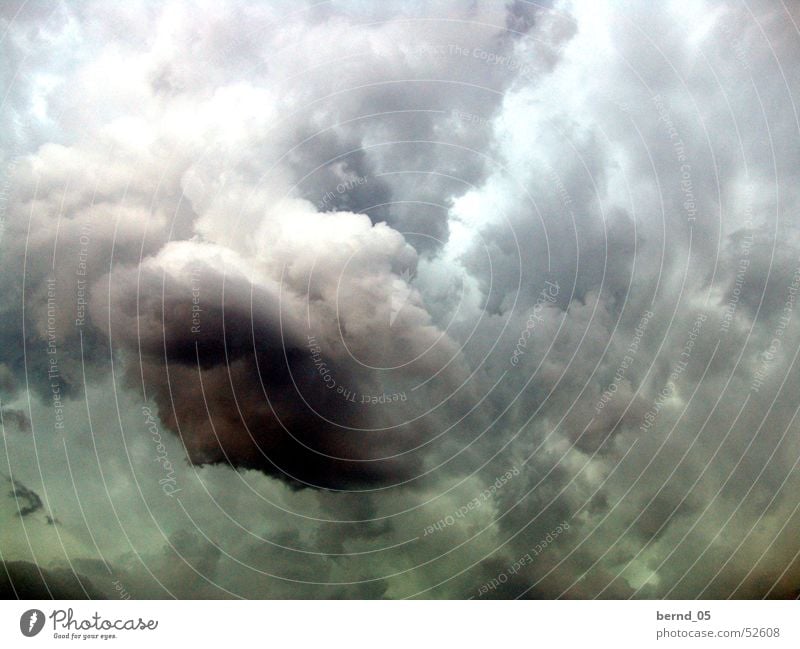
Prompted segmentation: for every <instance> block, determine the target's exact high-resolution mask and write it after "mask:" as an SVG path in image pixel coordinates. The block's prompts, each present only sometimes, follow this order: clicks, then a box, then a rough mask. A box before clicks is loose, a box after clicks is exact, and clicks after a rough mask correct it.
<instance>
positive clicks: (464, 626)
mask: <svg viewBox="0 0 800 649" xmlns="http://www.w3.org/2000/svg"><path fill="white" fill-rule="evenodd" d="M798 612H800V604H798V602H797V601H780V602H763V601H663V602H661V601H652V602H650V601H647V602H617V601H569V602H563V601H558V602H556V601H491V602H464V601H445V602H431V601H350V602H348V601H239V602H235V601H152V600H147V601H135V600H133V601H130V600H129V601H119V602H115V601H92V602H53V601H49V600H48V601H5V602H2V603H0V647H25V646H30V647H33V646H45V645H47V646H50V645H53V644H55V645H56V646H61V647H68V646H74V645H75V644H79V645H80V646H96V645H97V644H101V645H104V646H113V647H142V646H148V645H152V644H153V643H154V645H155V646H158V647H170V646H175V647H184V646H186V645H187V643H189V644H190V646H192V647H193V648H194V647H219V646H224V647H229V646H230V643H232V642H233V643H236V642H242V643H247V644H248V645H252V644H253V643H254V642H255V643H257V646H264V647H270V646H275V645H278V646H292V647H313V646H324V647H325V648H326V649H333V648H338V647H342V648H345V647H346V648H347V649H357V648H360V647H369V648H370V649H376V648H381V649H382V648H383V647H387V646H388V647H405V646H422V647H431V646H434V643H439V642H441V643H444V646H446V647H452V646H457V645H458V644H463V645H464V646H469V647H475V646H498V645H500V646H509V647H540V646H558V645H559V644H560V643H569V646H574V645H575V643H580V642H587V643H588V642H591V643H597V642H598V641H600V642H602V643H603V645H602V646H614V647H661V646H664V647H667V646H682V645H686V646H697V647H701V646H714V647H735V646H742V647H753V646H764V647H800V633H798V627H799V626H800V624H798ZM172 643H174V645H173V644H172Z"/></svg>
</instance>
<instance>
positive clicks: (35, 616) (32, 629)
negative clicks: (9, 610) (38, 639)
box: [19, 608, 44, 638]
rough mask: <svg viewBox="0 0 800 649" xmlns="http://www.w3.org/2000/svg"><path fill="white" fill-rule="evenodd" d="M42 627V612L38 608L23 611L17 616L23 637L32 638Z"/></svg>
mask: <svg viewBox="0 0 800 649" xmlns="http://www.w3.org/2000/svg"><path fill="white" fill-rule="evenodd" d="M43 627H44V613H42V612H41V611H40V610H39V609H38V608H32V609H31V610H29V611H25V612H24V613H23V614H22V617H20V618H19V630H20V631H22V635H24V636H25V637H28V638H32V637H33V636H35V635H36V634H37V633H39V631H41V630H42V628H43Z"/></svg>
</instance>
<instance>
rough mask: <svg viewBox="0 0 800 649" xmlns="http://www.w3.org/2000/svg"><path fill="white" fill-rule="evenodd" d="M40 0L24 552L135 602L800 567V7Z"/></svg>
mask: <svg viewBox="0 0 800 649" xmlns="http://www.w3.org/2000/svg"><path fill="white" fill-rule="evenodd" d="M17 8H18V9H20V11H19V12H17V11H16V10H15V9H13V7H11V8H10V7H6V8H5V9H6V11H5V12H4V14H3V16H4V18H3V20H5V21H6V22H5V24H6V26H7V27H8V28H9V31H8V34H9V37H8V38H7V39H6V41H5V42H4V46H3V47H4V51H5V53H6V56H4V65H3V70H2V73H3V75H4V78H6V79H8V80H10V82H9V86H10V92H9V95H8V110H4V111H3V112H2V120H3V124H4V126H5V128H4V129H3V132H4V133H5V135H4V136H3V137H4V138H5V141H4V143H3V147H2V149H3V157H2V163H3V165H4V167H3V169H4V173H5V176H6V177H7V178H8V180H9V182H8V183H7V184H8V191H6V190H4V193H3V202H2V210H3V212H2V215H3V221H2V222H3V234H2V239H1V240H0V245H1V246H2V255H3V257H2V258H3V265H4V267H6V268H8V269H11V271H10V272H6V273H3V274H2V276H0V292H2V295H3V296H4V300H3V301H2V306H0V311H2V318H0V343H2V344H1V345H0V397H2V399H3V402H2V414H3V417H4V423H5V426H6V434H5V437H4V440H5V441H6V447H5V450H4V452H5V455H6V456H7V457H6V459H7V460H8V462H9V465H11V463H12V462H13V465H14V466H15V467H17V466H18V467H20V468H19V470H17V469H16V468H15V476H17V475H19V476H20V480H21V481H22V482H19V483H18V482H16V481H15V482H14V483H13V485H12V486H13V491H12V495H13V497H14V498H16V499H17V500H18V501H19V500H21V501H22V502H23V508H22V510H20V514H21V516H17V517H14V516H13V515H12V513H13V512H12V511H11V510H9V511H5V510H4V512H3V516H4V525H5V521H6V520H8V521H10V523H9V526H8V527H6V528H5V529H4V532H3V534H4V536H3V537H2V543H3V550H4V556H6V554H5V553H6V548H10V549H11V550H12V551H13V556H11V558H12V559H19V560H20V561H31V562H32V563H36V564H39V563H40V562H41V561H46V562H49V563H50V564H52V565H56V566H62V567H64V566H66V567H68V568H71V567H72V564H73V561H75V562H80V565H79V566H77V567H78V568H79V569H80V571H81V572H82V573H85V574H87V575H88V578H89V579H91V580H92V582H93V583H94V584H97V586H96V588H97V590H98V592H102V593H103V594H104V595H107V596H109V594H110V596H118V595H117V594H116V589H114V588H113V587H112V586H111V585H110V584H112V582H113V579H111V578H110V577H111V575H109V570H112V571H115V572H114V574H115V575H116V577H115V578H117V579H119V580H120V582H121V583H124V584H125V588H126V592H129V593H131V594H132V596H135V597H165V596H176V597H376V598H377V597H387V598H394V597H413V596H419V597H459V598H460V597H473V596H480V597H484V596H485V597H517V596H522V597H530V598H540V597H541V598H547V597H562V596H563V597H573V598H589V597H610V598H628V597H632V598H653V597H682V598H691V597H697V596H703V597H727V596H729V595H730V596H735V597H763V596H768V597H778V596H786V595H787V594H788V595H791V594H793V593H796V591H797V560H796V555H797V542H796V538H794V536H792V531H793V529H794V528H795V526H796V520H797V507H796V497H795V496H794V495H793V494H795V493H796V491H797V489H796V487H797V475H798V474H797V459H798V457H800V447H798V444H797V435H796V434H795V433H796V419H795V414H796V410H797V407H796V406H797V404H796V394H797V387H798V385H797V383H798V376H797V371H796V369H797V364H796V358H795V354H794V352H795V351H796V349H797V347H798V344H800V329H798V327H797V317H796V292H797V291H796V289H797V288H798V287H797V286H795V284H797V283H798V282H795V279H796V277H798V274H797V268H798V267H800V259H798V257H797V243H798V233H797V226H796V223H794V221H793V219H792V218H791V215H792V214H793V213H794V212H795V211H796V209H795V208H796V206H797V202H798V200H797V199H798V196H797V186H798V184H797V180H798V179H797V169H799V168H800V166H799V165H798V164H797V163H798V162H799V161H798V159H797V156H798V153H797V151H795V150H794V149H793V148H792V147H791V146H788V145H787V144H786V143H788V142H792V141H794V139H795V138H796V136H797V130H798V129H797V120H796V116H795V115H794V113H793V111H792V105H793V103H792V100H793V96H794V92H793V90H794V77H793V76H792V72H791V71H792V70H793V69H794V67H793V65H794V62H795V61H796V59H797V57H798V55H799V54H800V52H798V44H797V40H796V34H793V33H792V30H791V29H790V21H787V20H786V19H785V18H786V12H787V11H790V9H787V8H776V7H774V6H771V5H769V4H767V3H756V4H755V5H753V6H752V7H750V9H748V10H747V11H745V10H743V9H741V8H738V7H736V6H733V5H732V4H725V3H723V5H712V4H711V3H709V4H706V3H693V4H688V3H666V4H663V5H659V6H658V7H653V6H651V5H650V4H646V3H632V4H630V3H628V4H625V5H621V4H619V3H614V2H609V3H595V4H592V5H591V6H590V5H585V6H584V5H581V4H573V3H571V2H559V3H554V4H553V5H552V6H550V5H541V6H540V5H534V4H531V3H523V2H518V1H514V2H508V3H504V4H503V3H461V2H444V3H437V5H436V6H435V7H428V6H424V7H423V6H422V5H420V4H419V3H414V2H387V3H381V4H380V5H377V4H369V3H360V2H343V3H330V4H326V5H322V6H319V5H311V4H303V5H300V6H295V4H292V3H270V4H269V5H265V4H263V3H248V2H223V3H201V4H200V5H198V6H195V5H191V6H190V5H189V4H187V3H184V2H179V1H174V2H169V3H167V4H165V5H164V6H159V7H154V6H151V5H149V4H146V3H145V4H136V3H134V4H132V5H130V6H128V5H126V6H125V7H110V6H109V5H107V4H106V3H93V2H88V3H82V4H81V5H80V6H77V7H69V6H65V5H59V6H58V7H54V8H51V7H44V6H42V5H40V4H36V3H25V6H24V7H23V6H20V7H17ZM750 10H752V13H750ZM795 67H796V66H795ZM12 81H13V83H12ZM28 431H30V435H28V434H27V433H28ZM18 432H24V433H26V434H25V435H19V434H17V433H18ZM40 440H42V442H41V443H40ZM43 440H47V441H48V443H47V444H45V443H44V441H43ZM65 453H66V458H67V459H68V460H69V462H70V463H74V466H73V464H69V465H68V466H67V467H66V468H65V466H64V457H65ZM166 461H168V462H169V471H168V473H169V475H170V480H174V481H175V485H176V489H179V490H180V491H177V492H174V493H172V494H166V493H165V492H164V491H163V490H162V488H161V487H160V484H159V480H163V479H164V471H163V469H165V467H166ZM512 468H513V469H514V473H513V476H514V477H513V478H512V479H509V480H508V481H507V482H505V483H503V484H502V487H500V488H498V487H495V488H494V489H493V488H492V485H496V484H497V480H498V476H502V475H505V474H506V472H507V471H511V470H512ZM23 482H24V483H25V484H36V485H37V492H40V493H42V494H43V499H44V502H43V499H42V498H40V497H39V496H38V495H37V493H36V492H33V491H30V490H29V489H28V488H27V487H24V486H23V484H22V483H23ZM40 482H41V486H42V489H39V486H38V485H39V484H40ZM487 490H488V494H489V495H487V496H486V497H485V498H484V497H483V496H482V494H485V493H487ZM475 499H477V502H478V503H479V504H478V505H475V502H476V500H475ZM44 503H47V507H48V509H49V508H50V507H51V506H52V508H53V511H52V512H50V513H48V514H47V516H48V522H53V521H55V520H56V518H55V514H57V515H58V519H59V520H60V521H63V522H62V523H60V524H59V525H53V524H50V525H44V524H42V525H41V528H42V530H43V531H40V530H39V528H38V527H37V528H36V533H35V534H33V535H31V539H32V540H30V541H29V540H28V535H27V533H26V532H27V530H26V528H25V525H27V524H30V523H31V521H30V520H28V519H30V518H31V516H30V515H31V514H33V513H35V512H37V511H39V510H40V509H44ZM178 503H180V505H182V507H179V506H178ZM6 504H7V505H8V503H6ZM469 504H472V508H470V507H469ZM465 507H466V510H464V508H465ZM23 510H24V511H25V513H24V514H23V513H22V511H23ZM448 517H450V518H448ZM449 520H452V521H453V522H452V524H451V523H449V522H447V521H449ZM565 522H567V523H568V524H569V528H568V529H567V528H566V527H564V525H563V524H564V523H565ZM98 525H103V528H104V530H105V532H106V533H105V534H104V535H103V536H104V538H103V539H98V538H95V535H94V534H93V530H94V529H95V528H96V527H97V526H98ZM559 527H561V528H562V529H563V530H565V531H563V533H562V532H558V533H555V532H554V530H557V529H559ZM431 529H433V530H435V531H434V532H431V531H430V530H431ZM426 532H427V533H426ZM548 539H549V540H548ZM528 555H530V557H531V559H530V561H529V560H528V558H527V556H528ZM42 557H43V558H42ZM48 565H49V564H48ZM76 565H77V564H76ZM515 566H516V567H515ZM65 569H67V568H65ZM26 570H29V569H28V568H26ZM26 574H27V573H26ZM501 575H502V576H503V577H501ZM501 579H502V583H501V581H500V580H501ZM493 580H494V581H496V582H497V583H496V584H494V586H493V587H492V588H489V587H488V586H487V587H486V588H485V589H484V591H483V592H481V587H482V586H484V585H486V584H491V583H493ZM79 581H80V579H79ZM47 583H49V582H47Z"/></svg>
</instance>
